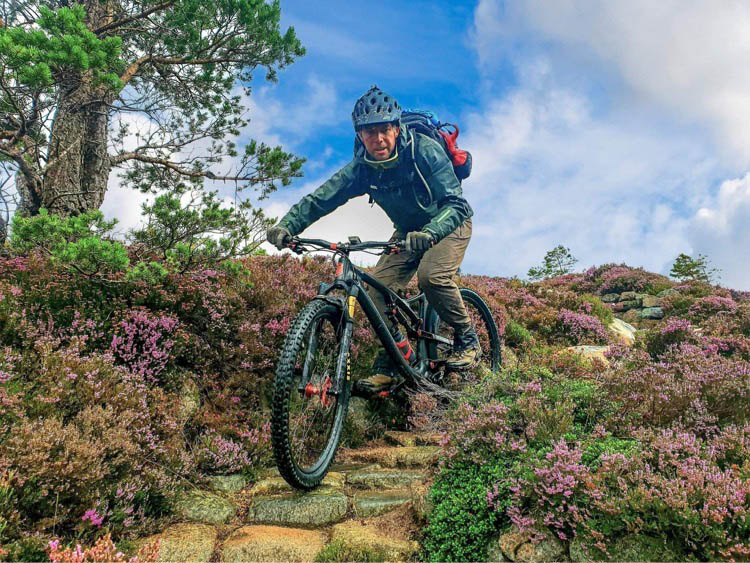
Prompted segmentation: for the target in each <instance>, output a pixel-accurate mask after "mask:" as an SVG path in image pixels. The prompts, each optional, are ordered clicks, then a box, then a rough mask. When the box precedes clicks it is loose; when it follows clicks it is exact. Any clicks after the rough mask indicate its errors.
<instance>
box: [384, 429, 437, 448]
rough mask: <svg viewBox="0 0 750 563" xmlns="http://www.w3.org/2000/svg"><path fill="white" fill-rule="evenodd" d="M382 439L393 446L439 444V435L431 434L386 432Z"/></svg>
mask: <svg viewBox="0 0 750 563" xmlns="http://www.w3.org/2000/svg"><path fill="white" fill-rule="evenodd" d="M383 438H384V439H385V441H386V442H388V443H389V444H391V445H393V446H406V447H411V446H437V445H438V444H439V443H440V434H437V433H431V432H400V431H398V430H388V431H387V432H386V433H385V434H384V435H383Z"/></svg>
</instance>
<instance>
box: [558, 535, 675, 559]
mask: <svg viewBox="0 0 750 563" xmlns="http://www.w3.org/2000/svg"><path fill="white" fill-rule="evenodd" d="M590 541H591V540H590V539H589V538H587V537H585V536H577V537H576V538H574V539H573V541H571V542H570V559H571V561H576V562H581V563H589V562H592V561H606V560H608V558H607V556H606V555H605V554H604V553H602V552H601V551H599V550H598V549H596V548H595V547H593V546H592V545H590V544H589V543H588V542H590ZM607 550H608V551H609V554H610V556H611V558H612V559H614V560H616V561H682V560H684V556H682V555H681V554H679V553H677V552H676V551H674V550H672V549H671V548H670V547H669V546H667V545H666V544H665V543H664V541H663V540H661V539H659V538H654V537H652V536H646V535H642V534H631V535H628V536H622V537H619V538H616V539H614V540H612V541H610V542H608V546H607Z"/></svg>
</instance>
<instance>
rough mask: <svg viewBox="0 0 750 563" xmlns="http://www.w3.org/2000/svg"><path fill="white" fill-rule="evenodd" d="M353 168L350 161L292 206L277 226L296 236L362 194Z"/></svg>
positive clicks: (352, 163)
mask: <svg viewBox="0 0 750 563" xmlns="http://www.w3.org/2000/svg"><path fill="white" fill-rule="evenodd" d="M355 168H356V163H355V161H354V160H352V161H351V162H350V163H349V164H347V165H346V166H344V167H343V168H342V169H341V170H339V171H338V172H336V174H334V175H333V176H331V178H330V179H329V180H327V181H326V182H325V183H324V184H323V185H322V186H320V187H319V188H318V189H317V190H315V191H314V192H313V193H311V194H308V195H306V196H305V197H303V198H302V199H301V200H299V202H297V203H296V204H294V205H293V206H292V208H291V209H290V210H289V212H288V213H287V214H286V215H284V217H282V219H281V221H279V224H278V225H277V226H279V227H283V228H285V229H287V230H288V231H289V232H290V233H291V234H292V235H297V234H299V233H301V232H302V231H304V230H305V229H306V228H307V227H309V226H310V225H312V224H313V223H314V222H315V221H317V220H318V219H320V218H321V217H323V216H324V215H328V214H329V213H331V212H332V211H333V210H335V209H336V208H338V207H340V206H342V205H344V204H345V203H346V202H347V201H349V200H350V199H351V198H353V197H357V196H360V195H362V194H364V193H365V191H364V189H362V187H361V186H359V183H358V182H357V177H356V170H355Z"/></svg>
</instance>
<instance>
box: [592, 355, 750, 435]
mask: <svg viewBox="0 0 750 563" xmlns="http://www.w3.org/2000/svg"><path fill="white" fill-rule="evenodd" d="M749 384H750V364H749V363H748V362H747V361H744V360H742V359H741V358H727V357H724V356H722V355H721V354H720V353H719V351H718V349H717V348H716V347H712V346H708V347H705V348H703V347H700V346H697V345H695V344H688V343H684V342H683V343H680V344H675V345H672V346H670V347H668V348H667V350H666V351H665V352H664V353H663V354H662V355H661V356H660V357H659V361H657V362H655V361H652V359H651V357H650V356H649V355H648V354H646V353H645V352H639V351H637V350H635V351H632V352H630V353H629V354H627V355H626V356H625V357H624V358H621V359H620V360H619V361H618V362H617V366H616V367H615V369H613V370H611V371H610V372H608V373H607V374H606V376H605V377H604V378H603V388H604V390H605V391H606V392H607V394H608V396H609V397H610V399H611V400H613V401H615V402H616V403H617V404H618V409H617V414H616V416H614V417H613V418H612V419H611V421H610V422H611V424H612V425H613V428H614V427H616V428H621V429H623V430H624V431H628V430H629V429H631V428H633V427H634V426H649V427H656V428H659V427H661V428H665V427H669V426H672V425H673V424H676V423H679V424H681V425H683V427H684V428H686V429H690V430H692V431H695V432H698V433H702V434H705V433H707V432H711V431H713V430H715V429H716V428H718V427H721V426H724V425H726V424H730V423H737V424H741V423H744V422H745V421H746V420H747V416H748V414H747V413H748V412H750V393H749V392H748V389H749V387H748V385H749Z"/></svg>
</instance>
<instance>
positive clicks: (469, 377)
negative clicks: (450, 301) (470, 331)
mask: <svg viewBox="0 0 750 563" xmlns="http://www.w3.org/2000/svg"><path fill="white" fill-rule="evenodd" d="M460 292H461V298H462V299H463V302H464V305H465V306H466V312H467V313H468V314H469V317H471V322H472V323H473V324H474V329H475V330H476V331H477V336H478V337H479V345H480V346H481V347H482V355H481V357H480V359H479V362H478V364H477V365H476V366H475V367H474V368H473V369H471V370H468V371H465V372H456V373H447V374H446V376H447V379H448V381H446V382H445V383H447V384H449V385H452V386H453V385H456V386H464V385H466V384H467V383H472V382H475V381H478V379H479V378H480V377H481V376H482V373H483V372H487V371H490V372H493V373H497V372H498V371H500V365H501V363H502V357H501V351H500V350H501V343H500V335H499V334H498V330H497V325H496V324H495V319H494V318H493V317H492V312H491V311H490V308H489V307H488V306H487V303H485V301H484V299H482V297H481V296H480V295H479V294H478V293H477V292H476V291H473V290H471V289H468V288H466V287H462V288H461V289H460ZM427 318H428V326H430V327H431V328H432V330H431V332H435V333H437V334H439V335H440V336H443V337H445V338H448V339H450V340H453V329H452V328H451V327H450V326H449V325H448V324H447V323H446V322H445V321H443V320H442V319H441V318H440V317H439V316H438V314H437V312H436V311H435V310H434V309H433V308H432V307H430V309H429V312H428V316H427ZM451 350H452V348H451V346H449V345H447V344H434V343H433V344H430V345H429V346H428V353H429V355H430V358H433V359H437V360H444V359H445V358H447V357H448V355H450V353H451Z"/></svg>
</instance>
